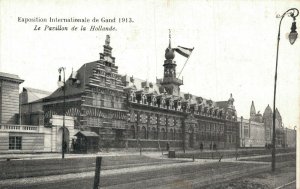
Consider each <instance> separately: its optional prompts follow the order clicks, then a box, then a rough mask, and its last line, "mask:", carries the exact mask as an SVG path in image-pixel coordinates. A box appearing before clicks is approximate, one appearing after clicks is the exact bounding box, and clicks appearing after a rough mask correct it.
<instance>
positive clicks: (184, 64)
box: [177, 47, 194, 79]
mask: <svg viewBox="0 0 300 189" xmlns="http://www.w3.org/2000/svg"><path fill="white" fill-rule="evenodd" d="M193 50H194V47H193ZM192 53H193V51H192V52H191V54H190V56H189V57H188V58H187V59H186V61H185V63H184V65H183V67H182V69H181V70H180V72H179V75H178V77H177V78H178V79H179V76H180V74H181V72H182V70H183V68H184V67H185V65H186V63H187V61H188V60H189V58H190V57H191V55H192Z"/></svg>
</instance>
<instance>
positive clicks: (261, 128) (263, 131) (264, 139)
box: [238, 101, 296, 147]
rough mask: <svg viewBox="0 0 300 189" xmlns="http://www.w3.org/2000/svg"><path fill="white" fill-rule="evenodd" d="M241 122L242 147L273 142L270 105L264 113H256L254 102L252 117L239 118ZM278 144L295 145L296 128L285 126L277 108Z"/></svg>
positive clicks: (279, 145)
mask: <svg viewBox="0 0 300 189" xmlns="http://www.w3.org/2000/svg"><path fill="white" fill-rule="evenodd" d="M238 121H239V122H240V137H239V138H240V147H265V146H266V145H270V144H272V135H273V127H272V126H273V112H272V109H271V107H270V106H269V105H268V106H267V107H266V109H265V111H264V113H263V115H261V114H260V112H259V111H258V113H256V110H255V106H254V102H253V101H252V104H251V108H250V119H244V118H243V117H241V118H239V119H238ZM275 130H276V146H278V147H286V146H288V147H295V139H296V138H295V136H296V133H295V131H294V130H290V129H287V128H285V129H284V128H283V123H282V117H281V115H280V113H279V111H278V109H277V108H276V120H275Z"/></svg>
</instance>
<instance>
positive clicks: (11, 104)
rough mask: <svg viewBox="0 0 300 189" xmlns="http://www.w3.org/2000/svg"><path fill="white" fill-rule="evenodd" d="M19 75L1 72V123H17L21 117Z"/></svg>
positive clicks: (21, 81)
mask: <svg viewBox="0 0 300 189" xmlns="http://www.w3.org/2000/svg"><path fill="white" fill-rule="evenodd" d="M23 82H24V80H22V79H20V78H19V76H17V75H14V74H9V73H3V72H0V123H5V124H6V123H10V124H15V123H17V122H18V118H19V116H18V115H19V108H20V106H19V85H20V84H21V83H23Z"/></svg>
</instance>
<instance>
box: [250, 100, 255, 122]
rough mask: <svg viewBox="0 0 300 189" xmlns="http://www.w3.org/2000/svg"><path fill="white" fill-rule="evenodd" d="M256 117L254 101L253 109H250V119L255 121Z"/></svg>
mask: <svg viewBox="0 0 300 189" xmlns="http://www.w3.org/2000/svg"><path fill="white" fill-rule="evenodd" d="M255 115H256V110H255V106H254V101H253V100H252V103H251V108H250V119H254V118H255Z"/></svg>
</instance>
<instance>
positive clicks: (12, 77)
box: [0, 72, 24, 83]
mask: <svg viewBox="0 0 300 189" xmlns="http://www.w3.org/2000/svg"><path fill="white" fill-rule="evenodd" d="M0 78H4V79H8V80H13V81H17V82H19V83H23V81H24V80H22V79H20V78H19V76H18V75H15V74H10V73H4V72H0Z"/></svg>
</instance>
